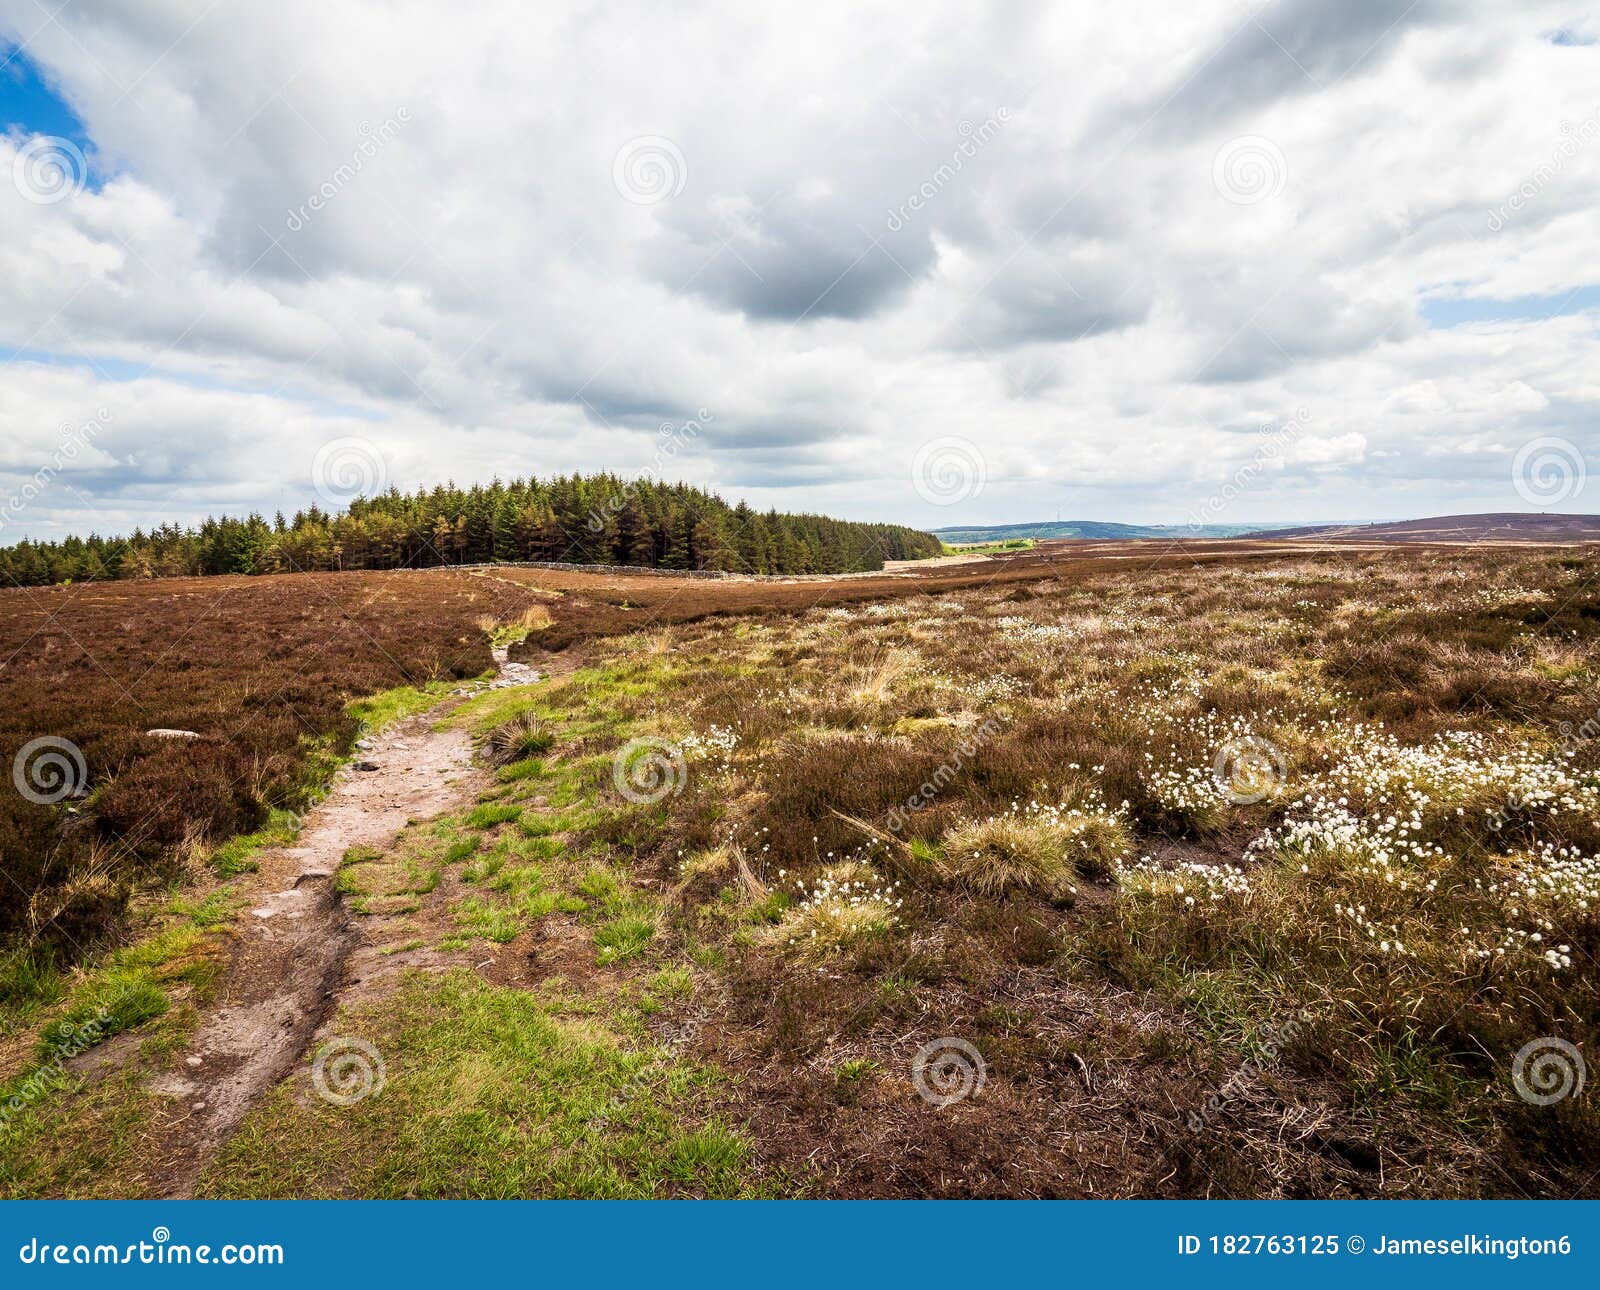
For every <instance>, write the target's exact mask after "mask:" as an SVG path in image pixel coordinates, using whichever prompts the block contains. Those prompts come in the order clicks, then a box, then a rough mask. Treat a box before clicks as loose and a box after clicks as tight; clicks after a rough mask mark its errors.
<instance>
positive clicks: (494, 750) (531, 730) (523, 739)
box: [484, 712, 556, 766]
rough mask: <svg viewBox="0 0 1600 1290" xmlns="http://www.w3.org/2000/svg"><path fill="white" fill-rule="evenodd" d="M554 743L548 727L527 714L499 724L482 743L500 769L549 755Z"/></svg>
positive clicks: (554, 739)
mask: <svg viewBox="0 0 1600 1290" xmlns="http://www.w3.org/2000/svg"><path fill="white" fill-rule="evenodd" d="M555 742H556V738H555V735H553V734H552V733H551V732H550V729H549V727H548V726H546V725H545V723H544V722H543V721H541V720H540V719H539V718H538V717H536V716H534V715H533V714H532V713H529V712H523V713H519V714H518V715H517V716H514V717H512V718H511V719H510V720H509V721H502V722H501V723H500V724H499V725H497V726H495V727H494V729H492V730H491V731H489V735H488V737H487V738H486V739H485V740H484V743H485V744H486V745H487V747H488V749H489V754H490V756H491V757H492V758H493V759H494V761H495V762H496V763H498V764H499V765H501V766H506V765H510V764H511V763H512V762H520V761H527V760H528V759H530V758H532V757H537V756H538V755H539V754H540V753H546V752H549V751H550V749H551V748H553V747H554V746H555Z"/></svg>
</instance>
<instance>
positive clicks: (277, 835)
mask: <svg viewBox="0 0 1600 1290" xmlns="http://www.w3.org/2000/svg"><path fill="white" fill-rule="evenodd" d="M299 832H300V817H299V816H297V815H296V814H295V813H294V812H293V811H283V810H275V811H273V812H272V814H271V815H270V816H269V817H268V818H267V823H266V825H265V826H264V827H263V828H260V829H258V830H257V831H256V832H254V833H242V834H240V835H239V836H238V837H234V838H230V839H229V840H228V841H226V842H224V843H223V844H222V845H221V846H219V847H218V848H217V849H216V850H215V851H213V852H212V853H211V861H210V863H211V867H212V868H213V869H214V870H216V872H217V875H218V876H219V877H221V878H233V877H236V876H237V875H239V874H241V873H254V872H255V871H256V870H257V869H259V868H260V867H261V866H260V864H259V862H258V861H257V860H256V856H257V854H258V853H259V852H262V851H265V850H267V849H268V848H269V847H283V846H288V845H289V844H290V843H291V842H293V841H294V839H295V836H296V835H297V834H298V833H299Z"/></svg>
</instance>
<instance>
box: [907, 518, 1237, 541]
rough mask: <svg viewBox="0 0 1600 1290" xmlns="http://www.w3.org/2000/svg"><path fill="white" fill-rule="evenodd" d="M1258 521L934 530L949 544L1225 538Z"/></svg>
mask: <svg viewBox="0 0 1600 1290" xmlns="http://www.w3.org/2000/svg"><path fill="white" fill-rule="evenodd" d="M1260 527H1261V525H1259V524H1110V523H1106V522H1103V521H1100V520H1054V521H1050V522H1046V523H1042V524H992V525H974V526H967V527H961V528H948V529H934V530H933V535H934V536H935V537H937V538H938V539H939V540H940V541H942V542H948V543H949V544H950V545H951V546H956V545H960V544H963V543H971V542H1009V541H1010V540H1011V539H1013V538H1036V539H1045V538H1099V539H1102V540H1105V541H1119V540H1134V539H1138V538H1166V539H1169V540H1170V539H1172V538H1226V537H1240V536H1242V535H1243V534H1246V533H1254V532H1255V531H1256V530H1257V529H1259V528H1260Z"/></svg>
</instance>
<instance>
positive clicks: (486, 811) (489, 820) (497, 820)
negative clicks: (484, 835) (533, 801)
mask: <svg viewBox="0 0 1600 1290" xmlns="http://www.w3.org/2000/svg"><path fill="white" fill-rule="evenodd" d="M521 814H522V808H521V807H520V806H515V805H512V804H511V803H501V802H485V803H483V804H482V805H481V806H478V807H475V808H474V809H473V810H472V812H471V813H470V814H469V815H468V816H467V818H466V826H467V827H468V828H469V829H492V828H494V827H495V826H496V825H497V824H509V823H510V822H511V821H512V820H514V819H516V818H518V817H519V816H520V815H521Z"/></svg>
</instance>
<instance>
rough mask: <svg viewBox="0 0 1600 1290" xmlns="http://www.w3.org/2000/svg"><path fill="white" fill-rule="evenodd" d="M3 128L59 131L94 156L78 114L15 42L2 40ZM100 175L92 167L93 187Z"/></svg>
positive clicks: (0, 120) (25, 134) (0, 87)
mask: <svg viewBox="0 0 1600 1290" xmlns="http://www.w3.org/2000/svg"><path fill="white" fill-rule="evenodd" d="M0 132H4V133H6V134H16V135H21V136H23V137H24V138H26V137H28V136H30V135H36V134H43V135H56V136H59V137H61V138H66V139H70V140H72V142H73V143H75V144H77V145H78V147H79V148H81V149H82V150H83V153H84V155H85V156H86V157H88V158H90V159H91V161H92V160H93V157H94V143H93V141H92V140H91V139H90V138H89V134H88V131H87V130H85V129H84V125H83V122H82V121H80V120H79V119H78V114H77V113H76V112H74V111H73V110H72V107H71V106H70V105H69V104H68V103H67V101H66V100H65V99H63V98H62V97H61V95H60V94H59V93H58V92H57V91H56V89H55V88H54V87H53V86H52V85H51V84H50V81H49V78H48V76H47V75H45V74H44V73H42V72H41V71H40V69H39V67H38V66H37V65H36V64H35V63H34V61H33V60H32V59H31V58H29V57H28V55H27V52H26V51H25V50H23V49H22V48H21V47H20V46H18V45H16V44H5V43H0ZM99 178H100V176H99V175H98V174H97V173H96V172H95V170H94V169H93V168H92V167H91V171H90V179H89V186H90V188H91V189H93V188H94V187H95V186H96V185H97V183H98V181H99Z"/></svg>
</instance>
